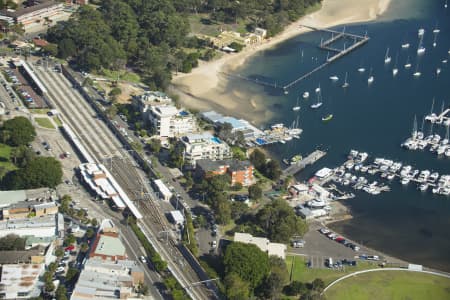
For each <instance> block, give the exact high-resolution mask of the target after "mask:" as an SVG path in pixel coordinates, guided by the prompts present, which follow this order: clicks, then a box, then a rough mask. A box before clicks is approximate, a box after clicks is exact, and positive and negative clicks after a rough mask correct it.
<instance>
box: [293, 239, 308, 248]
mask: <svg viewBox="0 0 450 300" xmlns="http://www.w3.org/2000/svg"><path fill="white" fill-rule="evenodd" d="M292 247H294V248H303V247H305V241H304V240H296V241H292Z"/></svg>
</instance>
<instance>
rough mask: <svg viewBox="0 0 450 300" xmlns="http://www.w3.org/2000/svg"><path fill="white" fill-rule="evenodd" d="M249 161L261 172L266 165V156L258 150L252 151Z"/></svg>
mask: <svg viewBox="0 0 450 300" xmlns="http://www.w3.org/2000/svg"><path fill="white" fill-rule="evenodd" d="M250 161H251V162H252V164H253V165H254V166H255V168H256V169H258V170H259V171H261V170H263V169H264V167H265V165H266V155H265V154H264V153H263V152H262V151H261V150H259V149H255V150H253V152H252V153H251V154H250Z"/></svg>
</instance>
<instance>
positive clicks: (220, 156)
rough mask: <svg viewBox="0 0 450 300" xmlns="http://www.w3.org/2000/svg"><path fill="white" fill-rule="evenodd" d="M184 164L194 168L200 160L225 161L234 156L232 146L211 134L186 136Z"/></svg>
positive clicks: (183, 140) (184, 138)
mask: <svg viewBox="0 0 450 300" xmlns="http://www.w3.org/2000/svg"><path fill="white" fill-rule="evenodd" d="M181 141H182V142H183V144H184V146H185V149H184V162H185V164H187V165H190V166H191V167H192V168H194V167H195V164H196V162H197V161H198V160H200V159H210V160H224V159H229V158H231V157H232V156H233V154H232V152H231V149H230V146H228V144H226V143H225V142H223V141H221V140H220V139H219V138H217V137H215V136H213V135H212V134H211V133H209V132H205V133H202V134H190V135H186V136H184V137H183V138H182V139H181Z"/></svg>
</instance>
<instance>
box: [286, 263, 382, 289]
mask: <svg viewBox="0 0 450 300" xmlns="http://www.w3.org/2000/svg"><path fill="white" fill-rule="evenodd" d="M292 260H294V264H293V265H292ZM286 265H287V268H288V271H289V272H290V273H291V270H292V275H291V276H292V277H291V280H297V281H301V282H311V281H313V280H314V279H316V278H321V279H322V280H323V281H324V282H325V284H326V285H328V284H329V283H331V282H332V281H334V280H336V279H338V278H340V277H342V276H344V275H347V274H349V273H352V272H355V271H361V270H367V269H375V268H378V266H377V264H376V262H368V261H358V264H357V265H356V266H354V267H352V266H346V267H345V271H338V270H334V269H328V268H323V269H317V268H313V269H310V268H308V267H307V266H306V258H305V257H303V256H287V257H286Z"/></svg>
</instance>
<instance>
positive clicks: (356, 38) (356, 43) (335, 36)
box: [221, 25, 369, 93]
mask: <svg viewBox="0 0 450 300" xmlns="http://www.w3.org/2000/svg"><path fill="white" fill-rule="evenodd" d="M300 27H304V28H308V29H310V30H314V31H322V32H326V33H331V34H332V37H331V38H329V39H327V40H325V41H321V42H320V44H319V45H318V47H319V48H320V49H322V50H326V51H329V52H333V53H336V54H335V55H333V56H331V57H327V59H326V61H325V62H324V63H323V64H321V65H319V66H317V67H315V68H314V69H313V70H311V71H309V72H307V73H306V74H303V75H301V76H300V77H298V78H296V79H295V80H293V81H291V82H289V83H287V84H284V85H283V84H277V83H276V82H269V81H265V80H260V79H258V78H252V77H250V76H244V75H240V74H235V73H228V72H221V73H222V74H224V75H226V76H228V77H231V78H236V79H241V80H245V81H249V82H253V83H255V84H259V85H262V86H266V87H271V88H275V89H282V90H284V92H285V93H287V92H288V89H290V88H292V87H293V86H294V85H296V84H297V83H299V82H300V81H302V80H303V79H306V78H308V77H310V76H311V75H313V74H314V73H315V72H317V71H319V70H321V69H323V68H324V67H326V66H327V65H329V64H330V63H332V62H334V61H335V60H337V59H338V58H341V57H343V56H345V55H346V54H348V53H350V52H351V51H353V50H355V49H356V48H358V47H360V46H362V45H364V44H365V43H367V42H368V41H369V37H368V36H367V35H364V36H362V35H357V34H352V33H347V32H345V29H344V30H343V31H342V32H339V31H335V30H331V29H323V28H316V27H312V26H307V25H300ZM341 38H351V39H353V44H352V45H351V46H350V47H348V48H345V46H344V49H338V48H335V47H332V46H330V45H331V44H333V43H334V42H336V41H337V40H339V39H341Z"/></svg>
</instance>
